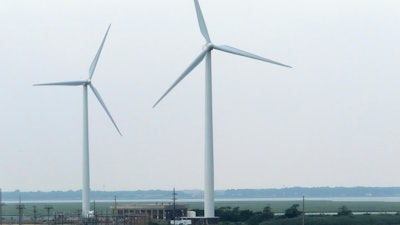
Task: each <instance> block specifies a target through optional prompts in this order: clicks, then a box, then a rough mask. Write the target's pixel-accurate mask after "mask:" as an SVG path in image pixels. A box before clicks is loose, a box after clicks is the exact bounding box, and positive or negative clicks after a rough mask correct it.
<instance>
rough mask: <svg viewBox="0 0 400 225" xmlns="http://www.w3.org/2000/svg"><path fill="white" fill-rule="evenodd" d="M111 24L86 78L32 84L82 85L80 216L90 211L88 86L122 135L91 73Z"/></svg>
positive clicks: (87, 214)
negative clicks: (93, 82) (94, 83)
mask: <svg viewBox="0 0 400 225" xmlns="http://www.w3.org/2000/svg"><path fill="white" fill-rule="evenodd" d="M110 27H111V24H110V25H109V26H108V29H107V32H106V34H105V35H104V38H103V41H102V42H101V45H100V47H99V50H98V51H97V54H96V56H95V57H94V59H93V62H92V64H91V65H90V68H89V77H88V79H87V80H79V81H66V82H57V83H45V84H34V86H82V87H83V152H82V153H83V155H82V217H84V218H88V217H89V211H90V173H89V122H88V86H89V87H90V89H91V90H92V92H93V94H94V95H95V96H96V98H97V100H98V101H99V103H100V105H101V106H102V107H103V109H104V111H106V113H107V115H108V117H109V118H110V120H111V122H112V123H113V124H114V127H115V128H116V129H117V131H118V133H119V134H120V135H121V136H122V134H121V132H120V130H119V129H118V126H117V124H116V123H115V122H114V119H113V118H112V116H111V114H110V112H109V111H108V109H107V107H106V105H105V103H104V101H103V99H102V98H101V96H100V94H99V92H98V91H97V89H96V88H95V87H94V85H93V84H92V81H91V79H92V77H93V73H94V71H95V69H96V65H97V61H98V60H99V58H100V54H101V50H102V49H103V45H104V42H105V40H106V38H107V35H108V31H109V30H110Z"/></svg>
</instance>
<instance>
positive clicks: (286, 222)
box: [194, 204, 400, 225]
mask: <svg viewBox="0 0 400 225" xmlns="http://www.w3.org/2000/svg"><path fill="white" fill-rule="evenodd" d="M298 208H299V205H298V204H293V205H292V206H291V207H289V208H287V209H286V210H285V212H284V213H283V214H278V215H277V214H275V213H274V212H273V210H272V209H271V208H270V207H269V206H266V207H264V209H263V211H261V212H253V211H251V210H248V209H246V210H241V209H240V208H239V207H233V208H232V207H220V208H217V209H216V210H215V215H216V216H217V217H219V218H220V224H223V225H231V224H232V225H238V224H243V225H299V224H302V222H303V219H304V222H305V224H307V225H343V224H347V225H365V224H369V225H382V224H385V225H398V224H400V215H399V214H396V215H388V214H386V215H385V214H381V215H370V214H364V215H357V216H356V215H353V213H352V211H351V210H350V209H349V208H347V207H346V206H345V205H344V206H341V207H339V208H338V211H337V215H318V216H304V217H303V212H301V211H299V209H298ZM194 211H196V213H197V214H198V215H203V210H198V209H197V210H194Z"/></svg>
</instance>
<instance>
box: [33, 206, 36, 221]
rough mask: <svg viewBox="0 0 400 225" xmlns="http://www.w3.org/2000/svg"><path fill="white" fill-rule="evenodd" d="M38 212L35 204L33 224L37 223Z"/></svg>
mask: <svg viewBox="0 0 400 225" xmlns="http://www.w3.org/2000/svg"><path fill="white" fill-rule="evenodd" d="M36 213H37V211H36V205H34V206H33V224H35V225H36V218H37V217H36Z"/></svg>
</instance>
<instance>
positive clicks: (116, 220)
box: [113, 195, 118, 225]
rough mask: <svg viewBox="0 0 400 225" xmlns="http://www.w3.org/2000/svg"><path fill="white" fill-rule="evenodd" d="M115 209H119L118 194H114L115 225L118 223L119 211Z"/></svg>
mask: <svg viewBox="0 0 400 225" xmlns="http://www.w3.org/2000/svg"><path fill="white" fill-rule="evenodd" d="M115 211H117V196H116V195H114V210H113V216H114V219H115V225H118V217H117V216H118V211H117V213H115Z"/></svg>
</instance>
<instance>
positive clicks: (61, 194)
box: [2, 187, 400, 201]
mask: <svg viewBox="0 0 400 225" xmlns="http://www.w3.org/2000/svg"><path fill="white" fill-rule="evenodd" d="M176 193H177V197H178V199H201V198H203V191H200V190H182V191H177V192H176ZM81 195H82V194H81V191H80V190H78V191H72V190H70V191H50V192H42V191H35V192H22V191H19V190H16V191H13V192H3V193H2V197H3V198H2V199H3V201H18V199H19V198H21V199H22V200H25V201H32V200H42V201H43V200H44V201H45V200H80V199H81ZM115 196H116V197H117V198H118V199H119V200H142V199H149V200H151V199H171V198H172V190H137V191H92V192H91V197H92V199H97V200H112V199H114V197H115ZM301 196H306V197H308V198H312V197H397V196H400V187H313V188H303V187H291V188H279V189H275V188H270V189H229V190H217V191H215V198H218V199H228V198H229V199H239V198H299V197H301Z"/></svg>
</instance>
